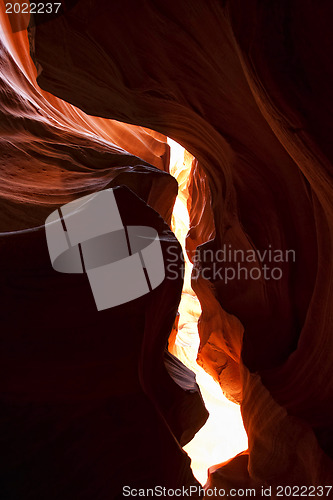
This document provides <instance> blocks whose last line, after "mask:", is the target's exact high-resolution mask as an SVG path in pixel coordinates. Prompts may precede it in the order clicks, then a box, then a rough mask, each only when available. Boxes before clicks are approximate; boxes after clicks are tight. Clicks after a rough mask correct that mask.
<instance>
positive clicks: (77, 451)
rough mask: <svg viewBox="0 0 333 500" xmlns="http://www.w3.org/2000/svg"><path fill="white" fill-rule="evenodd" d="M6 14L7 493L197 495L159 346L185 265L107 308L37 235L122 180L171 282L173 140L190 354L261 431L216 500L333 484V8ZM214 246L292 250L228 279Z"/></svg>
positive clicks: (287, 1)
mask: <svg viewBox="0 0 333 500" xmlns="http://www.w3.org/2000/svg"><path fill="white" fill-rule="evenodd" d="M63 4H64V5H65V4H66V2H63ZM4 5H5V4H1V23H2V31H1V33H2V34H1V61H0V68H1V70H0V81H1V89H0V92H1V94H0V131H1V137H0V141H1V145H0V176H1V182H0V216H1V217H0V220H1V227H0V230H1V234H0V255H1V259H0V269H1V274H0V283H1V309H0V325H1V333H0V338H1V353H0V356H1V403H0V405H1V413H0V419H1V420H0V421H1V434H0V435H1V441H0V442H1V454H0V456H1V468H0V499H1V500H60V499H62V500H67V499H68V500H74V499H82V500H83V499H87V500H88V499H89V500H107V499H108V500H109V499H111V500H112V499H118V498H119V499H120V498H123V493H122V487H123V485H124V484H131V485H132V486H133V487H134V488H149V487H153V486H155V485H162V486H165V487H168V488H181V487H183V486H186V487H189V486H191V485H192V486H194V485H198V482H197V480H196V478H195V477H194V475H193V473H192V470H191V468H190V459H189V457H188V456H187V454H186V453H185V452H184V451H183V449H182V446H184V445H185V444H186V443H188V442H189V441H190V440H191V439H192V437H193V436H194V435H195V433H196V432H197V431H198V430H199V429H200V428H201V427H202V426H203V425H204V423H205V421H206V419H207V416H208V413H207V410H206V409H205V406H204V403H203V400H202V397H201V394H200V390H199V388H198V386H197V384H196V383H195V379H194V376H193V375H192V373H191V372H190V371H189V370H188V369H186V368H185V367H183V365H182V364H181V363H180V362H179V361H178V360H177V359H176V358H174V357H173V356H172V355H171V354H170V353H168V351H167V342H168V338H169V335H170V333H171V331H172V328H173V325H174V323H175V318H176V315H177V309H178V305H179V301H180V297H181V292H182V277H181V273H179V278H178V279H176V280H171V279H168V272H167V273H166V278H165V280H164V281H163V283H162V284H161V285H160V286H158V287H157V288H156V289H155V290H153V291H152V292H151V293H149V294H147V295H145V296H143V297H140V298H138V299H136V300H134V301H132V302H130V303H127V304H123V305H120V306H117V307H115V308H111V309H106V310H104V311H97V310H96V307H95V305H94V303H93V301H92V298H91V291H90V289H89V287H88V286H87V279H86V276H84V275H83V274H82V275H81V274H61V273H57V272H56V271H54V270H53V269H52V266H51V265H50V260H49V256H48V250H47V244H46V239H45V228H44V222H45V219H46V218H47V216H48V215H49V214H50V213H51V212H52V211H53V210H56V209H57V208H58V207H60V206H62V205H64V204H66V203H68V202H70V201H72V200H74V199H76V198H79V197H81V196H84V195H87V194H89V193H93V192H96V191H100V190H103V189H107V188H111V187H112V188H115V192H116V193H117V197H118V201H119V206H121V208H122V213H123V214H124V217H125V223H126V224H129V225H131V224H134V225H135V224H139V225H140V224H144V225H148V226H151V227H153V228H154V229H156V231H157V232H158V235H159V237H160V242H161V247H162V252H163V255H164V258H165V262H168V258H169V253H168V249H169V248H170V247H173V248H174V249H176V255H177V259H176V262H177V266H178V268H179V269H181V267H182V265H183V261H182V250H181V247H180V244H179V243H178V242H177V240H176V238H175V236H174V234H173V233H172V231H171V229H170V223H171V216H172V211H173V206H174V203H175V200H176V196H177V182H176V180H175V179H174V178H173V177H172V176H171V175H170V173H169V159H170V148H169V145H168V143H167V137H170V138H172V139H173V140H175V141H177V142H178V143H179V144H181V145H182V146H183V147H184V148H185V149H186V150H187V151H189V152H190V153H191V154H192V155H193V156H194V157H195V160H194V161H193V164H192V169H191V173H190V185H189V192H190V197H189V202H188V210H189V215H190V231H189V233H188V236H187V250H188V253H189V255H190V256H191V258H193V255H194V251H195V250H196V249H197V248H198V247H199V248H198V250H199V251H198V252H197V254H198V255H201V256H202V259H201V260H200V259H198V260H197V259H196V262H195V269H196V270H197V271H198V272H196V273H195V277H194V278H193V280H192V287H193V289H194V291H195V293H196V294H197V296H198V298H199V300H200V303H201V307H202V315H201V318H200V321H199V333H200V348H199V353H198V362H199V363H200V364H201V366H203V367H204V368H205V369H206V370H207V371H208V372H209V373H211V374H212V375H213V376H214V378H215V379H216V380H218V381H219V383H220V385H221V387H222V389H223V391H224V392H225V394H226V395H227V397H229V398H230V399H231V400H232V401H236V402H237V403H238V404H240V405H241V411H242V416H243V421H244V426H245V429H246V432H247V434H248V438H249V449H248V450H247V451H246V452H244V453H242V454H241V455H239V456H237V457H235V458H234V459H231V460H230V461H229V462H227V463H225V464H221V465H220V466H219V467H213V468H212V469H211V471H210V473H209V477H208V482H207V485H206V487H209V488H214V487H215V486H217V487H220V488H225V490H226V491H229V490H230V489H231V488H240V487H243V488H245V487H254V488H258V491H260V488H261V486H262V485H266V486H267V485H268V486H273V487H274V486H278V485H291V486H292V485H299V486H301V485H308V486H309V485H314V486H316V487H317V486H320V485H330V484H331V485H332V484H333V377H332V363H333V308H332V298H333V287H332V283H333V259H332V246H333V183H332V172H333V170H332V160H333V141H332V122H333V96H332V93H333V85H332V83H333V82H332V80H333V69H332V60H333V44H332V18H333V3H332V2H331V1H330V0H320V1H318V0H316V1H315V0H309V1H304V0H303V1H301V0H279V1H275V0H272V1H262V0H243V1H242V0H191V1H190V0H177V1H175V0H122V1H113V0H96V1H91V0H79V1H77V2H73V5H70V6H69V5H67V9H64V11H62V13H61V15H59V16H55V17H53V18H52V19H50V20H47V21H45V22H34V23H33V22H30V25H29V27H28V29H24V26H23V25H21V26H20V28H21V29H13V19H14V18H13V16H14V14H13V15H12V17H10V16H8V15H7V14H6V13H5V11H4ZM37 21H38V18H37ZM22 22H23V21H22ZM23 24H24V23H23ZM126 188H127V189H126ZM224 248H228V249H229V250H230V252H229V254H230V253H232V252H231V251H234V250H242V251H243V252H248V251H251V250H255V251H256V255H257V257H256V259H254V260H253V261H250V260H248V261H246V262H245V263H243V265H244V266H245V267H246V268H247V271H248V272H251V270H252V269H253V268H258V266H263V265H265V264H267V265H269V264H270V263H269V253H268V252H267V249H271V250H272V251H274V250H279V251H281V252H283V253H285V252H288V251H292V252H294V253H293V255H295V258H294V259H289V260H284V261H283V262H281V263H280V264H279V266H280V268H281V278H280V279H264V278H263V277H261V278H260V279H246V277H245V273H244V274H243V275H242V276H240V277H239V279H233V280H231V281H229V282H228V283H226V281H225V280H223V279H221V277H220V276H221V275H220V274H217V275H216V273H215V271H216V270H214V269H213V263H212V262H210V261H209V260H207V259H206V260H205V255H207V254H208V253H207V251H211V254H214V253H215V254H216V252H218V251H221V250H222V249H224ZM265 252H266V253H265ZM260 255H262V256H263V258H262V262H260V260H261V259H260ZM226 260H227V262H223V265H226V263H227V264H228V266H229V268H233V266H234V267H235V271H236V263H235V262H234V261H233V260H232V259H231V258H228V257H227V259H226ZM210 267H211V268H210ZM203 268H205V270H206V271H207V268H209V270H210V271H211V278H210V279H209V278H207V273H206V274H205V277H204V276H203V275H202V274H200V270H202V269H203ZM213 271H214V272H213ZM208 274H209V273H208ZM211 465H212V466H213V465H215V464H211ZM272 497H273V498H274V494H273V495H272ZM193 498H201V495H200V494H198V495H197V496H193ZM216 498H217V497H216Z"/></svg>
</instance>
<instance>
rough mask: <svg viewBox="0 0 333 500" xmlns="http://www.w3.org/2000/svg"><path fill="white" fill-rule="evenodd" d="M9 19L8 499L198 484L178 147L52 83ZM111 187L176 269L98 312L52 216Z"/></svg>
mask: <svg viewBox="0 0 333 500" xmlns="http://www.w3.org/2000/svg"><path fill="white" fill-rule="evenodd" d="M2 14H3V13H2ZM2 21H3V30H4V31H2V32H1V35H2V36H1V76H0V79H1V105H0V130H1V153H0V154H1V156H0V157H1V163H0V175H1V217H0V224H1V226H0V227H1V233H0V255H1V258H0V269H1V283H0V288H1V297H2V306H1V318H0V324H1V326H0V330H1V334H0V336H1V354H0V357H1V431H0V433H1V438H0V439H1V443H2V444H1V454H0V457H1V458H0V462H1V474H0V475H1V478H0V484H1V486H0V497H1V498H2V499H6V500H7V499H14V498H15V500H19V499H22V500H27V499H31V500H45V499H49V500H52V499H59V498H63V499H68V500H73V498H82V499H83V498H86V499H105V500H106V499H113V498H115V499H116V498H123V495H122V488H123V487H124V486H126V485H130V486H131V487H132V488H139V487H142V488H144V487H146V488H147V487H155V486H158V485H159V486H161V487H169V488H177V487H183V486H184V487H189V486H191V485H192V486H199V484H198V482H197V481H196V479H195V478H194V476H193V473H192V471H191V469H190V459H189V458H188V456H187V455H186V453H185V452H184V451H183V450H182V448H181V446H183V445H185V444H186V443H187V442H188V441H189V440H190V439H192V437H193V436H194V434H195V433H196V432H197V431H198V429H200V427H201V426H202V425H203V424H204V422H205V420H206V419H207V411H206V409H205V407H204V404H203V402H202V398H201V395H200V391H199V389H198V386H197V384H196V383H195V379H194V375H193V374H192V373H191V372H189V370H187V369H186V368H185V367H184V366H183V365H182V364H181V363H180V362H178V364H177V369H176V370H174V369H173V367H174V365H175V363H176V362H175V361H174V360H173V359H172V358H171V357H170V355H169V354H168V353H167V351H166V346H167V341H168V337H169V334H170V331H171V329H172V326H173V323H174V320H175V317H176V313H177V308H178V304H179V300H180V294H181V289H182V272H181V270H182V265H183V264H182V259H181V255H182V251H181V247H180V245H179V243H178V242H177V240H176V238H175V236H174V235H173V233H172V232H171V230H170V228H169V226H168V225H167V222H169V223H170V220H171V213H172V208H173V204H174V201H175V198H176V195H177V182H176V181H175V179H174V178H173V177H172V176H171V175H170V174H169V173H167V172H166V170H167V169H168V163H169V146H168V145H167V143H166V139H165V138H164V137H163V136H161V135H160V134H158V133H154V132H149V131H146V130H145V129H143V128H141V127H135V126H133V127H131V126H125V125H122V124H120V123H115V122H110V121H108V120H102V119H100V118H94V117H88V116H87V115H85V114H84V113H83V112H81V111H80V110H79V109H76V108H74V107H73V106H72V105H70V104H68V103H65V102H63V101H61V100H59V99H57V98H55V97H54V96H51V95H50V94H47V93H46V92H43V91H41V89H39V87H38V86H37V84H36V82H35V69H34V66H33V64H32V61H31V60H30V58H29V54H28V38H27V33H26V32H21V33H16V34H15V35H13V34H12V33H10V31H8V24H6V19H5V18H3V19H2ZM128 146H130V147H128ZM124 147H126V148H127V149H131V148H134V150H135V154H136V155H137V156H134V155H133V154H130V153H129V152H127V151H126V150H125V149H123V148H124ZM131 150H132V149H131ZM149 162H152V163H153V164H154V166H153V165H152V164H151V163H149ZM124 186H126V187H124ZM110 187H114V188H115V191H114V192H115V193H116V194H115V196H116V199H117V201H118V206H119V210H120V213H121V216H122V222H123V224H124V225H148V226H150V227H153V228H154V229H156V231H157V232H158V235H159V238H160V242H161V247H162V252H163V255H164V259H165V263H166V269H168V265H167V264H168V259H169V249H170V247H172V256H173V268H174V267H175V265H176V268H177V270H178V273H177V278H176V279H175V278H174V277H173V279H165V280H164V281H163V283H162V284H161V286H159V287H158V288H157V289H156V290H154V291H153V292H151V293H150V294H148V295H146V296H143V297H141V298H139V299H136V300H134V301H132V302H131V303H130V304H124V305H121V306H118V307H115V308H112V309H107V310H105V311H100V312H98V311H97V309H96V306H95V303H94V300H93V297H92V294H91V290H90V288H89V285H88V281H87V278H86V276H85V275H83V274H82V275H81V274H61V273H57V272H56V271H54V270H53V269H52V267H51V265H50V258H49V254H48V249H47V245H46V238H45V229H44V222H45V219H46V217H47V216H48V215H49V214H50V213H51V212H52V211H53V210H55V209H56V208H58V207H59V206H62V205H63V204H65V203H67V202H69V201H71V200H73V199H76V198H78V197H81V196H84V195H86V194H89V193H91V192H95V191H99V190H102V189H107V188H110ZM107 216H108V214H105V217H107ZM175 257H176V259H175ZM166 274H167V276H166V278H167V277H168V271H166ZM175 372H176V373H175ZM195 497H196V498H198V495H195Z"/></svg>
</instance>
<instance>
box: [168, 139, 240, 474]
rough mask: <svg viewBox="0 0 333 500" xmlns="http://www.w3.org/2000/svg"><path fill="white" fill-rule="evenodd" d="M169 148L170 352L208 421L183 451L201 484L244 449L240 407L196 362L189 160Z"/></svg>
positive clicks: (196, 310)
mask: <svg viewBox="0 0 333 500" xmlns="http://www.w3.org/2000/svg"><path fill="white" fill-rule="evenodd" d="M168 144H169V146H170V148H171V158H170V173H171V175H173V176H174V177H175V178H176V180H177V181H178V185H179V190H178V196H177V199H176V203H175V206H174V210H173V215H172V223H171V227H172V230H173V231H174V233H175V235H176V237H177V239H178V241H179V242H180V244H181V246H182V249H183V253H184V257H185V277H184V286H183V292H182V297H181V301H180V305H179V314H180V318H179V325H178V333H177V337H176V340H175V343H174V345H172V346H170V351H171V352H172V353H173V354H174V355H175V356H177V358H179V359H180V360H181V361H182V362H183V363H184V364H185V365H186V366H187V367H189V368H190V369H191V370H192V371H194V372H195V374H196V378H197V383H198V385H199V387H200V390H201V393H202V397H203V399H204V401H205V405H206V408H207V410H208V411H209V414H210V416H209V418H208V420H207V422H206V424H205V425H204V426H203V427H202V429H200V431H199V432H198V433H197V434H196V436H195V437H194V438H193V439H192V441H191V442H190V443H189V444H187V445H186V446H185V447H184V450H185V451H186V452H187V453H188V455H189V456H190V458H191V460H192V463H191V467H192V470H193V473H194V475H195V477H196V478H197V479H198V481H200V483H201V484H205V483H206V480H207V469H208V467H210V466H212V465H216V464H218V463H221V462H225V461H226V460H229V459H230V458H232V457H234V456H235V455H237V454H238V453H240V452H241V451H244V450H246V449H247V447H248V441H247V435H246V432H245V429H244V426H243V421H242V416H241V412H240V407H239V406H238V405H237V404H235V403H232V402H231V401H229V400H228V399H227V398H226V397H225V396H224V395H223V392H222V390H221V388H220V386H219V384H218V383H217V382H215V380H214V379H213V378H212V377H211V376H210V375H208V373H206V372H205V371H204V370H203V368H201V367H200V366H199V365H198V364H197V362H196V358H197V354H198V348H199V343H200V339H199V333H198V319H199V316H200V314H201V306H200V302H199V299H198V298H197V296H196V294H195V293H194V291H193V290H192V288H191V273H192V268H193V265H192V264H191V262H190V260H189V259H188V257H187V255H186V250H185V239H186V235H187V233H188V231H189V229H190V221H189V213H188V210H187V200H188V196H189V193H188V182H189V176H190V172H191V165H192V161H193V156H192V155H191V154H190V153H189V152H188V151H186V150H185V149H184V148H183V147H182V146H180V145H179V144H177V143H176V142H175V141H173V140H172V139H169V138H168Z"/></svg>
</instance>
